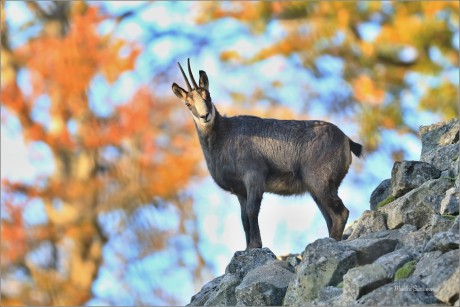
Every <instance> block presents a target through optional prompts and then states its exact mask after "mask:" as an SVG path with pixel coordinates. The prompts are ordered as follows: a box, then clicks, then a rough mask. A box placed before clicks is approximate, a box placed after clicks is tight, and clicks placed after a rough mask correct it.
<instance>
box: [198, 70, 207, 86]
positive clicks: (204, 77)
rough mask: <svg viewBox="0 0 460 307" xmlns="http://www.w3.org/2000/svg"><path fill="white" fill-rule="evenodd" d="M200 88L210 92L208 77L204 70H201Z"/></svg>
mask: <svg viewBox="0 0 460 307" xmlns="http://www.w3.org/2000/svg"><path fill="white" fill-rule="evenodd" d="M200 87H202V88H204V89H206V90H209V80H208V76H207V75H206V73H205V72H204V71H203V70H200Z"/></svg>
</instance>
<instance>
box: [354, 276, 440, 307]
mask: <svg viewBox="0 0 460 307" xmlns="http://www.w3.org/2000/svg"><path fill="white" fill-rule="evenodd" d="M434 303H436V298H435V296H434V293H433V291H432V290H431V289H429V287H428V286H427V285H426V284H424V283H423V282H421V281H418V280H415V279H409V278H408V279H403V280H399V281H395V282H392V283H388V284H386V285H384V286H382V287H380V288H378V289H376V290H374V291H372V292H370V293H368V294H366V295H364V296H362V297H361V298H360V299H358V300H357V301H356V303H355V305H364V306H412V305H427V304H434Z"/></svg>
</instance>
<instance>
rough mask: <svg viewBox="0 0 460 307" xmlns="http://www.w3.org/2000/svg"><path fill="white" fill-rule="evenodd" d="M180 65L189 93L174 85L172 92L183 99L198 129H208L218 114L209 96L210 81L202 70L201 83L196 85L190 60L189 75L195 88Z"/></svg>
mask: <svg viewBox="0 0 460 307" xmlns="http://www.w3.org/2000/svg"><path fill="white" fill-rule="evenodd" d="M177 64H179V68H180V70H181V72H182V75H183V76H184V79H185V83H187V89H188V91H186V90H184V89H183V88H182V87H180V86H179V85H177V84H176V83H173V85H172V90H173V92H174V94H175V95H176V96H177V97H178V98H179V99H181V100H182V101H183V102H184V103H185V105H186V106H187V107H188V109H189V110H190V112H191V113H192V116H193V120H194V121H195V122H196V124H197V125H198V127H206V126H209V125H211V124H212V123H213V121H214V117H215V114H216V110H215V107H214V105H213V103H212V101H211V95H210V94H209V91H208V88H209V80H208V76H207V75H206V73H205V72H204V71H202V70H200V81H199V85H197V84H196V81H195V78H193V74H192V69H191V68H190V59H188V73H189V75H190V79H191V80H192V84H193V88H192V87H191V86H190V83H189V81H188V79H187V76H186V75H185V73H184V70H183V69H182V66H181V65H180V63H177Z"/></svg>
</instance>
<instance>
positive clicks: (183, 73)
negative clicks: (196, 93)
mask: <svg viewBox="0 0 460 307" xmlns="http://www.w3.org/2000/svg"><path fill="white" fill-rule="evenodd" d="M177 64H179V68H180V71H181V72H182V76H184V79H185V82H187V88H188V91H189V92H191V91H192V87H191V86H190V82H188V79H187V76H186V75H185V72H184V70H183V69H182V66H180V63H179V62H177ZM189 67H190V65H189Z"/></svg>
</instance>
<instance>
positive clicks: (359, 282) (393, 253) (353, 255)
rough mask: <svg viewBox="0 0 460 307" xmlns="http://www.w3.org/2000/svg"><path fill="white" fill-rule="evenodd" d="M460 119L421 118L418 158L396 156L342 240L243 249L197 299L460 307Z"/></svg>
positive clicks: (196, 303)
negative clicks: (294, 249)
mask: <svg viewBox="0 0 460 307" xmlns="http://www.w3.org/2000/svg"><path fill="white" fill-rule="evenodd" d="M459 127H460V121H459V120H452V121H450V122H448V123H437V124H434V125H430V126H422V127H421V128H420V134H421V139H422V153H421V157H420V161H400V162H396V163H395V164H394V166H393V169H392V173H391V178H390V179H387V180H384V181H383V182H382V183H381V184H380V185H379V186H378V187H377V188H376V189H375V191H374V192H373V193H372V195H371V199H370V209H371V210H367V211H365V212H364V213H363V214H362V216H361V217H360V218H359V219H358V220H356V221H355V222H353V223H352V224H351V225H350V226H349V227H348V228H347V229H346V230H345V233H344V240H343V241H340V242H336V241H335V240H333V239H330V238H324V239H318V240H316V241H315V242H313V243H311V244H309V245H307V247H306V248H305V250H304V251H303V252H302V254H299V255H289V256H286V257H278V258H277V257H276V256H275V255H274V254H273V253H272V252H271V251H270V250H269V249H268V248H261V249H252V250H248V251H242V252H241V251H239V252H236V253H235V255H234V256H233V258H232V260H231V261H230V263H229V264H228V266H227V268H226V270H225V274H224V275H222V276H220V277H217V278H215V279H214V280H212V281H210V282H209V283H207V284H206V285H205V286H204V287H203V288H202V289H201V291H200V292H198V293H197V294H196V295H194V296H193V297H192V299H191V302H190V304H189V305H191V306H203V305H204V306H215V305H225V306H234V305H245V306H262V305H264V306H273V305H276V306H279V305H284V306H290V305H296V306H301V305H302V306H305V305H314V306H315V305H318V306H348V305H368V306H374V305H386V306H398V305H429V304H435V305H447V306H452V305H453V306H459V305H460V304H459V288H460V280H459V279H460V272H459V256H460V255H459V218H458V214H459V186H460V182H459V176H458V173H459V161H458V157H459Z"/></svg>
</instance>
